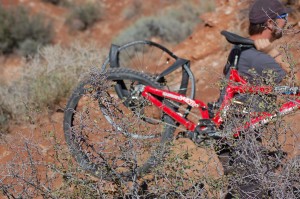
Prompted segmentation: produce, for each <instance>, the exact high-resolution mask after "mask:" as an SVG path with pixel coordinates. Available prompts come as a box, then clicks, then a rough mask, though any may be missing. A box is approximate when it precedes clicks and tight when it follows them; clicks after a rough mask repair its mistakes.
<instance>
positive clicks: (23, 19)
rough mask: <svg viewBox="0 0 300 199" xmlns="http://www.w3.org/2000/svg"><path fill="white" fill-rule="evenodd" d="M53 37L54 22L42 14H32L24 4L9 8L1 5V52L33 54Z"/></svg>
mask: <svg viewBox="0 0 300 199" xmlns="http://www.w3.org/2000/svg"><path fill="white" fill-rule="evenodd" d="M52 38H53V28H52V23H50V22H45V19H44V17H43V16H42V15H35V16H30V15H29V13H28V11H27V10H26V9H25V8H24V7H22V6H19V7H16V8H10V9H7V10H6V9H4V8H2V7H1V6H0V53H4V54H6V53H13V52H15V51H16V52H18V53H20V54H22V55H32V54H34V53H36V51H37V49H38V48H39V47H40V46H43V45H46V44H48V43H50V42H51V41H52Z"/></svg>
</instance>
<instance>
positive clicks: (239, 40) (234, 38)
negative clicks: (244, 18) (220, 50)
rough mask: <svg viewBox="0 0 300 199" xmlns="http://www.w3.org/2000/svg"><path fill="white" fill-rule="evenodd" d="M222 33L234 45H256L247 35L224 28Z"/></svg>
mask: <svg viewBox="0 0 300 199" xmlns="http://www.w3.org/2000/svg"><path fill="white" fill-rule="evenodd" d="M221 34H222V35H223V36H225V38H226V40H227V41H228V42H229V43H231V44H234V45H250V46H253V45H254V41H253V40H251V39H248V38H245V37H241V36H239V35H237V34H234V33H231V32H228V31H226V30H222V31H221Z"/></svg>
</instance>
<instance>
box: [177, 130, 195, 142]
mask: <svg viewBox="0 0 300 199" xmlns="http://www.w3.org/2000/svg"><path fill="white" fill-rule="evenodd" d="M193 134H194V133H193V132H190V131H182V132H179V133H178V134H177V136H176V140H177V139H179V138H189V139H191V140H193V137H194V135H193Z"/></svg>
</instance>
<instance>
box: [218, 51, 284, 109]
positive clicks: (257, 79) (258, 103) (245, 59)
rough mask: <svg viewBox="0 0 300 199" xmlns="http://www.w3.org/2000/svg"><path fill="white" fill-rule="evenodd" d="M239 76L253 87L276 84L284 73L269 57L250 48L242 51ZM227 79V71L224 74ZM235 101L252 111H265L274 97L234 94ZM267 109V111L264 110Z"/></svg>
mask: <svg viewBox="0 0 300 199" xmlns="http://www.w3.org/2000/svg"><path fill="white" fill-rule="evenodd" d="M238 72H239V74H240V75H241V76H242V77H243V78H244V79H245V80H246V81H247V82H249V83H251V84H253V85H262V84H271V85H272V84H278V83H280V82H281V81H282V80H283V78H284V77H285V76H286V72H285V71H284V70H283V69H282V68H281V66H280V65H279V64H278V63H277V62H276V61H275V59H274V58H272V57H271V56H270V55H268V54H266V53H263V52H261V51H258V50H256V49H255V48H250V49H246V50H243V51H242V52H241V54H240V58H239V62H238ZM226 78H227V79H229V71H228V73H227V74H226ZM224 95H225V89H223V90H222V91H221V95H220V99H219V103H221V102H222V101H223V98H224ZM235 99H236V100H237V101H240V102H242V103H244V104H247V105H249V106H251V107H252V108H254V111H267V110H269V108H267V107H269V105H271V104H272V103H273V102H274V96H266V95H250V94H236V96H235ZM266 108H267V109H266Z"/></svg>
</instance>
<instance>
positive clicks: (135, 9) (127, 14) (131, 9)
mask: <svg viewBox="0 0 300 199" xmlns="http://www.w3.org/2000/svg"><path fill="white" fill-rule="evenodd" d="M142 6H143V3H142V2H141V1H139V0H135V1H133V3H132V4H130V5H129V6H128V7H127V8H126V9H125V10H123V12H122V15H123V17H124V18H125V19H126V20H129V19H132V18H133V17H134V16H137V15H139V14H140V12H141V11H142V10H141V9H142Z"/></svg>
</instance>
